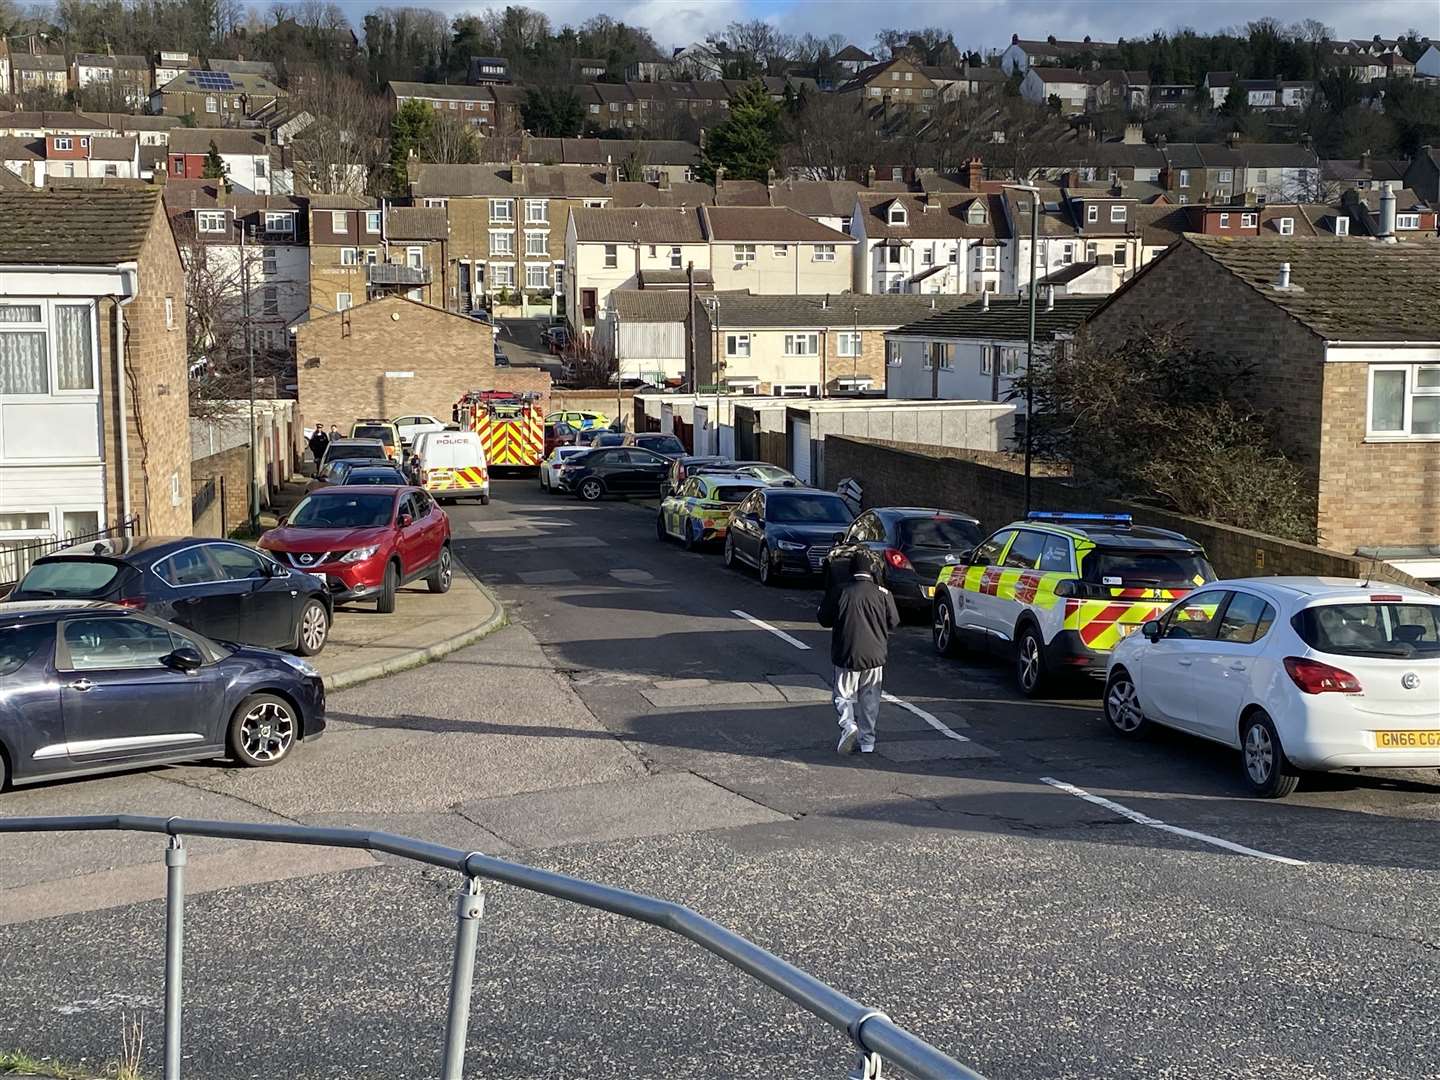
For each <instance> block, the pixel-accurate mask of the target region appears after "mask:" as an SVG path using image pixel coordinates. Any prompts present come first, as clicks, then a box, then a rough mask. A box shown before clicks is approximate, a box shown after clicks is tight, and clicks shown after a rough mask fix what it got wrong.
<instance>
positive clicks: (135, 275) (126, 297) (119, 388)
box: [115, 263, 140, 534]
mask: <svg viewBox="0 0 1440 1080" xmlns="http://www.w3.org/2000/svg"><path fill="white" fill-rule="evenodd" d="M120 273H121V274H122V275H123V276H124V277H125V279H126V284H127V286H128V289H127V291H126V292H124V293H123V294H121V297H120V299H118V300H116V301H115V346H116V354H117V358H118V360H119V367H118V378H117V379H116V380H115V385H116V403H117V404H118V405H119V406H120V517H121V519H122V520H123V521H124V522H125V525H126V530H127V534H128V530H129V521H130V424H129V422H128V419H127V417H126V414H125V381H126V363H125V345H126V330H125V309H126V308H127V307H129V306H130V305H131V304H133V303H134V302H135V300H136V298H137V297H138V296H139V294H140V289H139V278H140V268H139V266H138V265H136V264H134V263H129V264H121V266H120Z"/></svg>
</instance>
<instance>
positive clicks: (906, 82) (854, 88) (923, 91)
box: [838, 57, 940, 112]
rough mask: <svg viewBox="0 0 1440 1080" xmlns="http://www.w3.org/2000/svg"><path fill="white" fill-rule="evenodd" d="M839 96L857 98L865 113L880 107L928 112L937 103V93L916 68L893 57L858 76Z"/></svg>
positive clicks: (904, 60)
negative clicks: (856, 95) (853, 95)
mask: <svg viewBox="0 0 1440 1080" xmlns="http://www.w3.org/2000/svg"><path fill="white" fill-rule="evenodd" d="M838 92H839V93H842V94H852V93H853V94H858V95H859V96H860V101H861V103H862V107H863V108H865V109H867V110H871V109H875V108H877V107H880V108H886V109H889V108H902V109H918V110H919V111H921V112H929V111H930V110H931V109H933V108H934V107H935V104H936V102H937V101H938V100H939V93H940V89H939V87H938V86H936V85H935V80H933V79H931V78H930V77H929V76H928V75H926V74H925V73H924V72H923V71H921V70H920V68H919V67H918V66H917V65H915V64H912V63H911V62H910V61H909V60H906V59H904V58H902V57H896V58H895V59H893V60H885V61H882V62H881V63H878V64H872V65H871V66H870V67H868V68H865V69H863V70H862V71H859V72H857V73H856V74H855V76H854V77H853V78H852V79H850V80H849V81H847V82H845V83H844V84H842V85H841V87H840V89H839V91H838Z"/></svg>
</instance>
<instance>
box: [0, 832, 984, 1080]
mask: <svg viewBox="0 0 1440 1080" xmlns="http://www.w3.org/2000/svg"><path fill="white" fill-rule="evenodd" d="M116 830H118V831H128V832H149V833H157V834H161V835H164V836H166V837H168V840H167V842H166V848H165V879H166V880H165V1080H180V1050H181V1000H182V993H181V991H182V979H183V963H182V961H183V957H184V948H185V862H186V857H187V852H186V848H185V840H184V838H185V837H186V836H209V837H217V838H222V839H229V840H260V841H269V842H272V843H281V844H309V845H314V846H321V847H342V848H359V849H361V850H364V851H375V852H384V853H386V854H389V855H397V856H399V857H401V858H404V859H410V860H413V861H414V862H419V863H426V864H428V865H431V866H439V867H443V868H445V869H448V870H454V871H456V872H457V873H459V874H460V875H461V876H462V878H463V882H462V884H461V887H460V892H459V899H458V907H457V911H456V923H457V926H456V934H455V951H454V955H453V958H452V966H451V972H450V1000H449V1012H448V1016H447V1019H446V1023H445V1044H444V1058H443V1067H442V1070H441V1074H440V1075H441V1077H442V1080H461V1075H462V1072H463V1068H464V1062H465V1036H466V1032H467V1029H468V1026H469V1021H470V993H471V985H472V982H473V979H474V974H475V948H476V943H477V939H478V936H479V931H480V918H481V915H482V914H483V912H484V907H485V904H484V897H483V895H482V894H481V891H480V885H481V882H482V881H483V880H490V881H498V882H503V883H504V884H507V885H514V886H515V887H517V888H521V889H527V890H529V891H531V892H537V893H542V894H544V895H545V896H552V897H555V898H556V899H559V900H567V901H569V902H570V903H574V904H581V905H583V906H585V907H590V908H596V909H598V910H600V911H608V912H610V913H611V914H614V915H620V916H622V917H624V918H627V919H635V920H636V921H638V922H643V923H649V924H650V925H652V926H658V927H660V928H662V929H664V930H670V931H672V932H674V933H676V934H679V935H680V936H681V937H683V938H686V939H687V940H689V941H691V942H694V943H695V944H696V945H699V946H700V947H701V948H704V949H707V950H709V951H710V952H712V953H714V954H715V955H716V956H718V957H720V959H722V960H724V961H725V962H726V963H728V964H730V965H731V966H732V967H735V968H738V969H739V970H740V971H742V972H744V973H745V974H746V975H749V976H750V977H751V978H753V979H756V980H758V981H759V982H761V983H764V984H765V985H766V986H768V987H770V988H771V989H772V990H775V991H777V992H779V993H780V994H782V995H784V996H785V997H787V998H789V999H790V1000H791V1001H793V1002H794V1003H795V1004H796V1005H799V1006H800V1007H801V1008H802V1009H805V1010H806V1011H808V1012H810V1013H813V1014H814V1015H815V1016H817V1017H819V1018H820V1019H821V1020H823V1021H825V1022H826V1023H827V1024H829V1025H831V1026H832V1027H834V1028H837V1029H838V1030H840V1031H843V1032H845V1033H846V1035H847V1036H849V1038H850V1040H851V1041H852V1042H853V1043H854V1044H855V1048H856V1050H857V1051H858V1052H859V1055H860V1064H858V1065H857V1066H856V1071H855V1072H854V1073H852V1075H854V1076H873V1075H878V1074H879V1063H880V1061H881V1060H882V1059H885V1060H888V1061H891V1062H894V1063H895V1064H896V1065H899V1066H900V1067H901V1068H903V1069H906V1070H907V1071H908V1072H910V1073H911V1074H912V1075H914V1076H915V1077H917V1078H919V1080H982V1078H981V1077H980V1075H979V1074H978V1073H975V1072H973V1071H971V1070H970V1069H968V1068H966V1067H965V1066H964V1065H961V1064H960V1063H959V1062H958V1061H955V1060H954V1059H953V1058H951V1057H949V1056H947V1055H946V1054H944V1053H942V1052H941V1051H939V1050H937V1049H936V1048H935V1047H933V1046H931V1045H930V1044H929V1043H927V1042H925V1041H924V1040H922V1039H920V1038H919V1037H918V1036H916V1035H914V1034H912V1033H911V1032H909V1031H907V1030H905V1029H904V1028H902V1027H900V1026H899V1025H898V1024H896V1023H894V1022H893V1021H892V1020H891V1019H890V1018H889V1017H888V1016H886V1015H885V1014H884V1013H883V1012H881V1011H880V1010H879V1009H872V1008H867V1007H865V1006H864V1005H861V1004H860V1003H859V1002H858V1001H855V1000H854V999H852V998H850V997H847V996H846V995H845V994H842V993H841V992H840V991H839V990H836V989H835V988H834V987H833V986H830V985H828V984H826V983H823V982H821V981H820V980H819V979H817V978H815V977H814V976H813V975H811V974H809V973H808V972H805V971H802V970H800V969H799V968H797V967H795V966H794V965H793V964H789V963H787V962H786V961H784V960H781V959H780V958H779V957H778V956H776V955H775V954H774V953H771V952H767V951H766V950H765V949H762V948H761V947H760V946H758V945H756V944H755V943H754V942H752V941H748V940H746V939H745V938H743V937H741V936H740V935H738V934H736V933H733V932H732V931H730V930H727V929H725V927H723V926H721V925H720V924H719V923H716V922H713V921H711V920H710V919H707V918H705V917H704V916H703V915H700V914H698V913H697V912H695V911H692V910H691V909H690V908H687V907H683V906H681V905H680V904H675V903H672V902H670V901H668V900H660V899H657V898H656V897H653V896H646V895H644V894H643V893H636V892H630V891H628V890H625V889H617V888H614V887H612V886H609V885H600V884H596V883H595V882H592V881H585V880H583V879H581V878H575V877H570V876H569V875H566V874H558V873H555V872H554V871H550V870H540V869H537V868H535V867H531V866H524V865H521V864H519V863H512V862H507V861H505V860H504V859H497V858H495V857H493V856H490V855H482V854H480V853H479V852H474V851H471V852H466V851H461V850H459V849H458V848H448V847H444V846H442V845H440V844H432V843H430V842H428V841H425V840H416V839H413V838H411V837H407V836H396V835H394V834H392V833H384V832H368V831H363V830H359V829H323V828H313V827H309V826H303V825H262V824H253V823H248V822H238V821H197V820H190V819H186V818H159V817H135V816H131V815H128V814H119V815H92V816H84V817H31V818H0V833H21V832H27V833H35V832H98V831H116Z"/></svg>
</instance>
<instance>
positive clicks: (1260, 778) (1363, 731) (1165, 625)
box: [1105, 577, 1440, 799]
mask: <svg viewBox="0 0 1440 1080" xmlns="http://www.w3.org/2000/svg"><path fill="white" fill-rule="evenodd" d="M1105 718H1106V719H1107V720H1108V721H1109V722H1110V726H1111V727H1113V728H1114V729H1115V730H1116V731H1117V732H1119V733H1120V734H1121V735H1130V736H1133V735H1135V734H1136V733H1138V732H1139V731H1141V730H1142V729H1143V727H1144V726H1145V724H1146V723H1147V722H1153V723H1156V724H1163V725H1165V726H1167V727H1173V728H1178V729H1180V730H1181V731H1187V732H1190V733H1191V734H1194V735H1199V736H1202V737H1203V738H1207V739H1213V740H1214V741H1216V742H1219V743H1224V744H1225V745H1226V746H1232V747H1235V748H1236V749H1238V750H1240V751H1241V759H1242V764H1243V770H1242V771H1243V774H1244V778H1245V780H1246V782H1247V783H1248V784H1249V785H1250V787H1251V789H1252V790H1253V791H1254V792H1255V794H1256V795H1259V796H1261V797H1263V798H1271V799H1274V798H1282V797H1284V796H1286V795H1288V794H1290V793H1291V792H1292V791H1294V790H1295V786H1296V784H1297V782H1298V779H1299V770H1302V769H1313V770H1317V771H1325V770H1334V769H1351V768H1367V767H1368V768H1400V769H1408V768H1429V769H1440V597H1437V596H1433V595H1431V594H1428V593H1422V592H1419V591H1417V590H1414V589H1406V588H1400V587H1396V586H1391V585H1387V584H1383V583H1382V584H1378V585H1377V584H1372V583H1358V582H1355V581H1347V580H1343V579H1338V578H1300V577H1274V578H1242V579H1236V580H1232V581H1212V582H1210V583H1209V584H1208V585H1206V586H1204V587H1203V588H1200V589H1196V590H1195V591H1194V592H1192V593H1191V594H1190V595H1188V596H1186V597H1185V598H1184V599H1183V600H1179V601H1176V603H1175V604H1173V605H1172V606H1171V607H1170V608H1169V609H1167V610H1166V611H1165V613H1164V614H1163V615H1161V616H1160V617H1159V618H1158V619H1156V620H1154V621H1153V622H1148V623H1145V624H1144V625H1143V626H1142V627H1141V628H1140V632H1139V633H1136V634H1132V635H1130V636H1129V637H1127V638H1125V639H1124V640H1123V641H1121V642H1120V643H1119V645H1117V646H1116V647H1115V650H1114V651H1113V652H1112V653H1111V655H1110V660H1109V664H1108V667H1107V679H1106V684H1105Z"/></svg>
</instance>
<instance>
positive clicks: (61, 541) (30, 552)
mask: <svg viewBox="0 0 1440 1080" xmlns="http://www.w3.org/2000/svg"><path fill="white" fill-rule="evenodd" d="M139 525H140V518H139V517H138V516H136V517H132V518H130V519H129V520H127V521H122V522H120V524H118V525H111V526H109V527H107V528H104V529H97V530H96V531H95V532H88V533H76V534H75V535H73V536H35V537H24V538H22V539H18V540H0V596H3V595H4V594H5V593H7V592H9V591H10V589H11V587H12V586H14V585H15V584H16V583H17V582H18V581H19V580H20V579H21V578H22V577H24V576H25V571H27V570H29V569H30V565H31V563H33V562H34V561H35V560H36V559H38V558H40V557H41V556H43V555H49V554H50V553H51V552H52V551H59V550H60V549H61V548H67V547H74V546H75V545H76V544H87V543H89V542H91V541H92V540H114V539H117V538H119V537H122V536H134V535H135V532H136V529H137V528H138V527H139Z"/></svg>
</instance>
